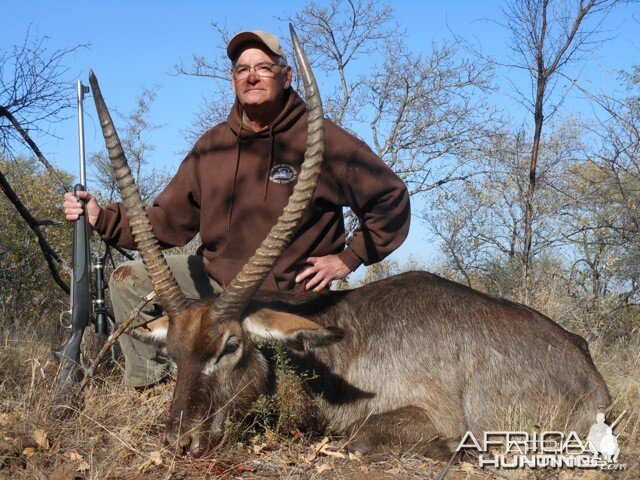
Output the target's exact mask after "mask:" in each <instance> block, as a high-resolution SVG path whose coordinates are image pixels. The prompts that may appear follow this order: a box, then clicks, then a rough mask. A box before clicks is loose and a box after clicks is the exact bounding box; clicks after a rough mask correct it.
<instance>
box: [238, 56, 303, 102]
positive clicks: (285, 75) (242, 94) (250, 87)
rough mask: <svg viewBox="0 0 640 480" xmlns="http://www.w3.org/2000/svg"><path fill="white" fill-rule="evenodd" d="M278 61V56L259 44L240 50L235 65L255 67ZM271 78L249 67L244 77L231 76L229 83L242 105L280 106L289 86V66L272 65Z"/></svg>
mask: <svg viewBox="0 0 640 480" xmlns="http://www.w3.org/2000/svg"><path fill="white" fill-rule="evenodd" d="M264 62H266V63H278V57H275V56H273V55H269V54H268V53H267V52H266V51H265V50H263V49H262V48H260V46H258V45H256V46H247V47H246V48H244V49H243V50H242V52H241V53H240V56H239V57H238V59H237V60H236V63H235V67H238V66H248V67H255V66H256V65H258V64H261V63H264ZM273 71H274V73H275V76H274V77H273V78H270V77H264V76H259V75H258V73H257V72H256V71H255V70H254V69H253V68H250V69H249V76H248V77H246V78H241V79H238V78H235V77H232V80H231V85H232V88H233V91H234V92H235V94H236V95H237V96H238V100H239V101H240V104H241V105H242V106H243V107H245V108H246V107H251V106H256V107H257V106H266V105H273V106H274V108H277V107H281V106H282V98H283V95H284V91H285V90H286V89H287V88H289V87H290V86H291V68H290V67H282V66H278V67H274V68H273Z"/></svg>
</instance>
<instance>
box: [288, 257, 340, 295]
mask: <svg viewBox="0 0 640 480" xmlns="http://www.w3.org/2000/svg"><path fill="white" fill-rule="evenodd" d="M304 263H306V264H309V265H310V266H308V267H307V268H305V269H304V270H303V271H302V272H301V273H300V274H299V275H298V276H297V277H296V283H301V282H303V281H304V280H305V279H308V281H307V284H306V286H305V290H311V289H313V291H314V292H319V291H321V290H323V289H324V288H326V287H327V286H328V285H329V283H330V282H331V281H332V280H339V279H341V278H344V277H346V276H347V275H349V274H350V273H351V270H349V267H347V266H346V265H345V264H344V263H342V260H340V259H339V258H338V256H337V255H326V256H324V257H309V258H307V259H306V260H305V262H304Z"/></svg>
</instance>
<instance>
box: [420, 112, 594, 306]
mask: <svg viewBox="0 0 640 480" xmlns="http://www.w3.org/2000/svg"><path fill="white" fill-rule="evenodd" d="M575 124H576V122H575V120H574V119H569V120H567V121H566V122H564V123H562V124H560V125H552V128H550V129H549V131H548V132H547V133H546V134H545V135H544V136H543V138H542V142H541V149H540V153H539V157H540V158H539V166H538V182H539V190H538V194H537V197H536V211H537V213H538V215H536V217H535V218H534V227H535V229H536V233H537V235H536V236H535V237H534V241H533V245H532V249H531V252H532V256H533V257H537V258H543V259H549V258H553V257H556V258H557V257H559V256H560V255H559V254H560V249H561V248H562V247H563V246H564V245H566V238H565V236H564V230H563V229H562V228H561V224H562V222H563V221H564V219H563V214H564V213H565V211H566V209H567V208H568V204H571V203H572V202H574V200H573V199H572V198H569V197H567V196H566V195H564V194H563V191H564V188H565V186H564V185H561V184H559V179H560V180H561V179H563V178H564V176H565V174H566V172H567V171H569V170H570V169H571V168H573V166H574V165H575V163H576V162H577V161H578V159H579V155H580V153H581V147H582V142H581V133H582V130H581V129H580V128H576V126H575ZM530 151H531V138H530V137H527V135H526V133H525V131H524V130H521V131H517V132H515V133H513V132H510V131H508V130H507V131H501V132H495V134H494V136H493V137H492V139H491V142H490V143H489V144H487V145H486V146H484V147H483V148H482V149H481V150H480V151H479V160H478V171H479V172H480V173H479V174H477V175H475V176H474V177H473V178H470V179H469V180H466V181H464V182H460V183H458V184H457V185H456V186H455V187H451V188H449V189H446V190H438V191H437V196H434V197H433V200H432V202H430V203H429V205H428V207H427V208H426V209H425V210H424V211H423V212H422V213H421V216H422V217H423V218H424V219H425V220H427V221H428V223H429V224H430V226H431V229H432V230H433V231H434V233H435V234H436V235H437V236H438V237H439V238H440V239H441V241H442V243H441V248H442V250H443V253H444V260H445V263H444V268H445V269H446V270H447V271H448V272H452V273H453V274H454V275H455V277H456V278H458V279H459V280H461V281H463V282H465V283H467V284H468V285H470V286H476V287H477V286H479V285H478V281H480V282H482V284H483V285H484V286H485V287H488V288H489V289H490V290H491V291H492V292H494V293H499V294H501V295H505V296H512V297H519V296H520V295H521V294H522V293H523V292H521V291H520V289H519V285H520V279H521V278H520V277H521V272H522V255H523V248H524V247H523V238H524V235H523V232H524V224H525V222H524V214H525V209H526V191H527V175H526V174H527V171H528V159H529V156H528V154H529V152H530ZM480 152H482V153H480ZM546 280H547V279H546V277H545V276H544V275H541V276H540V278H538V277H536V276H533V277H532V282H533V283H536V282H543V283H544V282H545V281H546ZM519 298H520V299H522V300H525V299H526V298H525V297H524V296H523V297H519Z"/></svg>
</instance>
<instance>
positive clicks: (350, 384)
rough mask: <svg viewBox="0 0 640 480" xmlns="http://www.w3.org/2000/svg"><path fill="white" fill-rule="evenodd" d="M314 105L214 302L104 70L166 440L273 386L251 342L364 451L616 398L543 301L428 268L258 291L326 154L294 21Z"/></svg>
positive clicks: (450, 439) (188, 448) (578, 412)
mask: <svg viewBox="0 0 640 480" xmlns="http://www.w3.org/2000/svg"><path fill="white" fill-rule="evenodd" d="M292 38H293V44H294V50H295V53H296V57H297V58H298V64H299V67H300V71H301V73H302V75H303V78H304V83H305V90H306V94H307V103H308V110H309V121H308V132H309V138H308V143H307V152H306V154H305V162H304V164H303V167H302V171H301V173H300V176H299V181H298V184H297V185H296V186H295V189H294V192H293V194H292V196H291V198H290V200H289V204H288V205H287V207H286V208H285V211H284V213H283V215H282V216H281V217H280V218H279V219H278V222H277V224H276V225H275V226H274V227H273V229H272V231H271V232H270V234H269V235H268V237H267V238H266V239H265V240H264V242H263V243H262V245H261V247H260V248H259V249H258V250H257V251H256V253H255V255H254V256H253V257H252V258H251V259H250V260H249V262H248V263H247V265H245V267H244V268H243V269H242V271H241V272H240V273H239V274H238V276H237V277H236V278H235V279H234V280H233V282H232V283H231V284H230V285H229V286H228V288H227V289H226V290H225V291H224V292H223V293H222V294H220V295H219V296H217V297H216V298H214V299H211V300H210V301H199V302H190V301H188V300H187V299H186V298H185V296H184V295H183V293H182V292H181V291H180V288H179V287H178V285H177V283H176V282H175V280H174V279H173V277H172V275H171V272H170V271H169V268H168V267H167V264H166V261H165V260H164V258H163V256H162V254H161V252H160V247H159V245H158V242H157V240H156V239H155V237H154V235H153V232H152V229H151V226H150V224H149V220H148V219H147V217H146V214H145V211H144V207H143V204H142V201H141V200H140V196H139V194H138V192H137V188H136V187H135V185H134V183H133V179H132V177H131V174H130V171H129V167H128V166H127V163H126V159H125V157H124V153H123V150H122V147H121V145H120V142H119V140H118V137H117V134H116V131H115V128H114V126H113V122H112V121H111V118H110V115H109V113H108V111H107V108H106V105H105V104H104V100H103V99H102V95H101V94H100V89H99V86H98V84H97V81H96V79H95V77H94V76H93V75H91V85H92V88H93V92H94V98H95V101H96V107H97V109H98V114H99V117H100V123H101V126H102V129H103V134H104V136H105V141H106V144H107V148H108V150H109V156H110V158H111V160H112V162H113V165H114V170H115V172H116V178H117V181H118V185H119V188H120V189H121V193H122V197H123V201H124V203H125V205H126V207H127V212H128V215H129V217H130V224H131V225H132V229H133V234H134V237H135V238H136V242H137V245H138V249H139V250H140V254H141V256H142V258H143V261H144V263H145V267H146V268H147V272H148V274H149V277H150V278H151V281H152V283H153V285H154V289H155V291H156V293H157V296H158V298H159V300H160V302H161V303H162V306H163V308H164V309H165V310H166V312H167V317H163V318H162V319H159V320H157V321H154V322H152V323H150V324H149V325H148V326H147V327H148V329H146V330H145V329H139V330H136V331H135V332H134V333H133V335H134V336H135V337H136V338H138V339H141V340H143V341H146V342H149V343H154V344H156V345H159V346H162V347H166V350H167V352H168V354H169V355H170V356H171V358H172V359H173V360H174V362H175V363H176V364H177V367H178V374H177V382H176V386H175V390H174V393H173V400H172V404H171V410H170V414H169V420H168V423H167V428H166V438H167V440H168V442H169V443H171V444H173V445H175V446H176V448H177V450H178V451H179V452H182V453H188V454H199V453H201V452H202V451H203V450H204V449H205V448H206V447H207V445H209V444H210V443H211V442H212V441H215V440H216V439H219V438H220V436H221V435H222V433H223V428H224V424H225V420H226V419H227V418H228V417H229V415H236V414H239V415H242V414H243V413H245V412H246V411H247V410H248V409H249V408H250V406H251V404H252V402H253V401H254V400H255V399H257V398H258V397H259V396H260V395H261V394H263V393H265V392H267V391H269V390H270V387H271V385H270V382H271V381H272V378H271V376H270V375H269V371H270V365H269V364H268V361H267V360H266V358H265V356H264V355H263V353H261V351H260V350H258V349H257V348H256V343H257V342H263V341H274V342H279V343H281V344H283V345H284V346H285V347H286V348H287V349H288V350H290V351H291V352H292V356H293V359H294V360H293V361H294V363H295V366H296V368H298V369H300V370H303V371H308V372H313V375H311V380H310V381H308V382H306V385H307V387H308V389H309V390H310V392H311V393H313V394H315V395H316V396H317V403H318V408H319V411H320V413H321V415H322V416H323V417H324V418H325V419H326V420H327V422H329V423H331V424H332V425H333V426H334V427H336V428H337V429H338V430H340V431H342V432H344V433H346V434H348V435H349V436H350V438H351V441H350V442H349V444H348V447H349V448H351V449H352V450H354V451H357V452H361V453H366V452H369V451H371V450H373V449H375V448H377V447H379V446H385V445H389V444H392V445H400V446H402V447H406V448H413V449H416V448H419V449H420V450H422V451H425V452H426V453H429V452H432V453H444V452H449V451H450V449H451V446H452V445H455V444H456V443H457V442H458V441H459V440H460V438H461V436H462V435H463V434H464V433H465V432H466V431H468V430H471V431H473V432H474V433H479V432H482V430H484V429H489V430H496V429H499V428H501V427H503V426H504V425H505V424H508V423H510V422H517V423H519V426H522V425H525V426H526V425H530V426H533V425H535V424H537V423H538V422H540V421H547V420H549V419H550V418H554V419H559V421H560V422H561V423H562V426H563V427H567V428H572V429H577V430H578V431H584V430H585V429H586V428H587V427H588V425H590V424H591V423H592V422H593V420H594V419H595V415H596V413H597V412H599V411H603V410H604V409H605V408H607V407H608V405H609V403H610V397H609V393H608V390H607V387H606V385H605V383H604V381H603V379H602V377H601V376H600V374H599V373H598V371H597V370H596V368H595V367H594V365H593V362H592V360H591V357H590V355H589V352H588V349H587V346H586V342H585V341H584V340H583V339H582V338H580V337H579V336H577V335H574V334H572V333H570V332H568V331H566V330H564V329H563V328H562V327H560V326H559V325H557V324H556V323H554V322H553V321H552V320H550V319H549V318H547V317H545V316H544V315H542V314H540V313H538V312H536V311H534V310H532V309H529V308H527V307H524V306H522V305H519V304H516V303H513V302H509V301H506V300H502V299H499V298H495V297H491V296H488V295H485V294H482V293H479V292H477V291H474V290H472V289H470V288H467V287H464V286H462V285H459V284H457V283H454V282H451V281H448V280H445V279H443V278H440V277H438V276H436V275H433V274H430V273H427V272H410V273H406V274H402V275H397V276H394V277H391V278H388V279H386V280H381V281H378V282H375V283H371V284H369V285H366V286H363V287H361V288H358V289H354V290H349V291H337V292H326V293H317V294H316V293H309V294H302V295H300V294H298V295H296V294H283V293H266V292H259V291H258V289H259V287H260V285H261V284H262V282H263V281H264V279H265V277H266V275H268V274H269V272H270V270H271V268H272V267H273V265H274V263H275V262H276V260H277V259H278V257H279V255H280V253H281V252H282V250H283V249H284V248H285V247H286V245H287V244H288V242H289V241H290V239H291V237H292V235H293V233H294V231H295V229H296V227H297V225H298V223H299V220H300V219H301V218H302V216H303V215H304V213H305V209H306V208H307V205H308V202H309V200H310V198H311V197H312V195H313V192H314V189H315V184H316V181H317V177H318V173H319V171H320V167H321V163H322V155H323V125H324V119H323V113H322V107H321V103H320V98H319V95H318V88H317V85H316V83H315V80H314V78H313V75H312V72H311V69H310V67H309V65H308V62H307V60H306V58H305V55H304V52H303V51H302V49H301V47H300V46H299V44H298V41H297V38H296V37H295V33H294V32H293V29H292Z"/></svg>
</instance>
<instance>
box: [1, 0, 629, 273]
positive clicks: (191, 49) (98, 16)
mask: <svg viewBox="0 0 640 480" xmlns="http://www.w3.org/2000/svg"><path fill="white" fill-rule="evenodd" d="M303 3H304V2H302V1H298V0H296V1H290V2H282V1H271V0H262V1H259V2H249V1H238V0H236V1H232V2H213V1H182V2H169V1H162V0H153V1H148V0H144V1H135V2H130V1H127V2H125V1H109V2H105V1H100V2H96V1H88V0H86V1H82V2H80V1H73V2H72V1H62V0H60V1H55V2H52V1H36V0H31V1H29V2H24V1H15V0H4V1H3V2H2V12H3V17H4V21H3V27H2V29H0V45H1V46H2V50H6V49H10V48H11V47H12V46H13V45H15V44H19V43H21V42H22V40H23V39H24V36H25V33H26V32H27V30H28V29H30V30H31V33H32V35H37V36H43V35H46V36H48V37H49V42H48V46H49V48H50V49H56V48H64V47H70V46H73V45H76V44H89V45H90V46H89V48H88V49H85V50H80V51H78V52H77V53H76V54H75V55H74V56H73V57H70V58H69V59H68V62H67V64H68V65H69V68H70V71H69V73H70V75H69V77H70V79H71V80H72V81H73V80H75V79H76V78H79V79H81V80H82V81H83V82H84V83H85V84H87V83H88V79H87V74H88V71H89V69H93V70H94V72H95V73H96V75H97V76H98V79H99V80H100V84H101V87H102V90H103V94H104V95H105V98H106V100H107V103H108V105H109V107H110V108H114V107H117V108H118V109H119V110H120V111H122V112H127V111H129V110H130V109H131V108H132V107H133V101H134V100H135V97H136V96H137V95H138V94H139V92H140V89H141V87H143V86H144V87H149V88H154V89H155V90H156V91H157V99H156V102H155V103H154V106H153V109H152V112H151V120H152V122H153V123H156V124H162V128H161V129H160V130H158V131H156V132H155V133H154V134H153V135H152V136H151V137H150V140H151V142H152V143H154V144H156V145H157V151H156V152H155V154H154V157H153V161H154V162H156V163H157V164H159V165H163V166H166V168H167V169H168V170H170V171H175V169H176V168H177V166H178V164H179V162H180V161H181V159H182V157H181V155H180V153H179V152H180V151H184V150H185V149H187V148H188V147H189V145H187V144H186V142H185V140H184V139H183V138H182V137H181V135H180V133H179V130H180V129H182V128H185V127H187V126H188V125H189V124H190V123H191V121H192V120H193V118H194V115H195V114H196V113H197V111H198V109H199V104H200V102H201V99H202V98H203V96H205V95H206V94H207V92H208V91H209V90H210V89H211V85H210V83H209V81H207V80H206V79H201V78H192V77H184V76H172V75H169V72H170V71H171V70H172V67H173V65H175V64H176V63H177V62H178V61H179V60H180V59H183V60H184V61H185V63H186V64H189V60H190V58H191V55H192V54H202V55H205V56H209V57H213V56H214V54H215V53H216V52H217V49H220V48H223V47H224V46H223V45H219V44H216V43H215V42H216V39H217V38H216V37H215V35H214V32H213V29H212V28H211V27H210V22H211V21H212V20H217V21H219V22H222V23H223V24H226V25H227V26H228V27H229V28H230V30H232V31H236V30H242V29H255V28H259V29H264V30H269V31H272V32H274V33H276V34H279V35H280V36H281V37H283V36H284V35H285V34H287V32H288V29H287V25H286V23H285V22H284V21H280V20H278V18H283V17H286V16H287V15H288V14H293V13H295V12H296V11H297V10H299V9H300V8H301V7H302V5H303ZM319 3H325V2H324V0H321V1H319ZM502 4H503V2H499V1H494V0H490V1H489V0H484V1H483V0H475V1H474V0H458V1H445V0H437V1H436V0H430V1H417V0H416V1H408V0H405V1H394V2H392V5H393V7H394V8H395V10H396V12H397V19H398V21H399V22H400V24H401V26H402V27H403V28H404V29H406V34H407V42H408V44H409V46H410V48H412V49H414V50H415V51H421V50H424V51H428V47H429V45H430V44H431V42H432V41H434V40H435V41H440V40H443V39H451V33H450V30H451V31H453V32H454V33H456V34H457V35H459V36H462V37H464V38H466V39H467V40H473V41H474V42H475V43H477V44H478V45H481V47H482V50H483V51H484V52H485V53H487V54H490V55H492V56H494V57H497V58H505V56H506V55H507V53H508V50H507V49H508V41H509V37H508V35H507V34H506V33H505V31H504V30H503V29H501V27H500V26H498V25H496V24H495V23H494V22H491V21H489V20H488V19H493V20H498V21H499V20H500V19H501V5H502ZM632 17H635V18H636V20H634V19H633V18H632ZM639 17H640V12H639V11H638V6H637V5H636V6H633V7H623V8H620V9H618V10H616V11H615V13H614V14H612V15H611V17H610V18H609V19H608V21H607V22H606V25H605V26H606V28H608V29H611V30H612V32H614V33H616V34H617V37H616V38H614V39H613V40H611V41H609V42H608V43H607V44H605V45H603V46H602V47H601V48H599V49H598V50H597V51H596V52H594V53H593V55H591V56H590V58H589V59H587V60H586V62H585V65H584V67H583V69H582V70H581V72H580V79H581V81H583V83H584V84H585V85H586V86H589V87H590V88H592V89H593V90H594V91H598V90H602V89H604V90H609V91H611V90H612V89H615V88H616V87H617V85H618V82H617V79H616V75H617V74H616V72H617V71H618V70H620V69H628V68H629V67H630V66H632V65H634V64H637V63H640V60H639V55H638V53H639V52H640V45H639V44H638V42H637V40H635V39H636V38H638V37H639V36H638V33H639V30H640V23H638V21H637V20H638V19H639ZM375 61H376V59H375V58H372V59H371V63H374V62H375ZM500 75H501V76H500V77H499V78H498V84H499V85H500V86H501V92H500V93H499V94H498V95H497V96H496V101H497V102H498V103H499V104H502V105H503V106H506V107H508V108H509V111H510V113H511V114H512V115H513V116H514V117H515V120H516V121H517V123H519V124H520V123H522V122H523V121H525V120H526V119H527V117H526V115H525V113H524V112H522V111H521V110H520V109H518V108H517V107H515V108H514V107H511V102H510V101H509V100H508V97H507V96H506V95H505V94H506V93H507V92H508V82H507V81H506V80H507V77H508V76H509V75H514V73H513V72H507V71H505V72H500ZM319 81H320V87H321V90H322V79H321V78H320V79H319ZM575 96H577V92H576V95H575ZM567 108H569V109H573V110H577V109H581V108H584V103H583V102H582V103H581V102H580V99H579V98H574V95H572V96H571V98H569V100H568V102H567ZM85 110H86V115H87V117H86V119H85V129H86V149H87V152H92V151H96V150H99V149H103V148H104V144H103V143H102V138H101V136H100V134H99V131H98V128H97V127H98V126H97V124H96V122H95V120H94V118H95V116H94V115H93V105H92V103H91V101H87V102H85ZM71 113H72V114H73V113H74V112H71ZM76 122H77V120H76V119H75V115H73V116H72V118H70V119H69V120H67V121H65V122H61V123H60V124H59V125H56V126H54V129H53V133H55V134H56V135H57V136H58V137H60V139H55V138H51V137H49V138H47V137H40V138H36V142H37V143H38V145H39V146H40V148H41V149H42V150H43V151H44V152H45V155H46V156H47V157H48V158H49V160H50V161H51V162H52V163H53V164H54V165H56V166H58V167H61V168H64V169H66V170H68V171H71V172H74V173H75V172H77V169H78V167H77V123H76ZM88 183H89V187H90V185H91V178H89V179H88ZM435 255H436V252H435V251H434V249H433V244H432V241H431V239H430V238H429V237H428V233H427V232H426V230H425V228H424V227H423V226H421V225H419V222H418V221H414V222H413V225H412V232H411V234H410V238H409V240H408V241H407V242H405V245H404V246H403V247H401V249H400V250H399V251H398V252H397V253H396V254H394V257H395V258H396V259H397V260H399V261H405V260H406V259H407V258H409V256H413V257H416V258H418V259H420V260H426V261H429V260H432V259H433V257H434V256H435Z"/></svg>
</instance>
